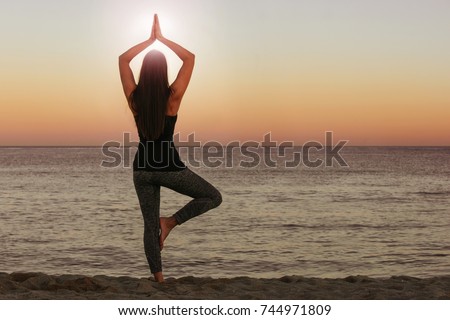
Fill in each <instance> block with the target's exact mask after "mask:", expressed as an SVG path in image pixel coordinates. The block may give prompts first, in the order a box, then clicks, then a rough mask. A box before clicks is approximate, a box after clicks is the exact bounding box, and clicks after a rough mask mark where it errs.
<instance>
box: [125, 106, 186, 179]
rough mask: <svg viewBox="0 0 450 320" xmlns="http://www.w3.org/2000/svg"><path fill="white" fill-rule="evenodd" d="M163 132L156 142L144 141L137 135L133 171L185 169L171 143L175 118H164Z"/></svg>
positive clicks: (141, 135)
mask: <svg viewBox="0 0 450 320" xmlns="http://www.w3.org/2000/svg"><path fill="white" fill-rule="evenodd" d="M165 121H166V122H165V124H164V131H163V133H162V134H161V136H160V137H159V138H158V139H156V140H146V139H145V138H144V135H143V134H142V133H141V132H140V131H139V130H138V133H139V140H140V141H139V146H138V150H137V152H136V155H135V157H134V161H133V170H134V171H136V170H143V171H180V170H183V169H185V168H186V165H185V164H184V163H183V162H182V161H181V159H180V155H179V154H178V151H177V149H176V148H175V145H174V143H173V132H174V129H175V123H176V122H177V116H168V115H166V117H165Z"/></svg>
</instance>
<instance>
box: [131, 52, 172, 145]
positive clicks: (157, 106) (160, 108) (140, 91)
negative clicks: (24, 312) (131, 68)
mask: <svg viewBox="0 0 450 320" xmlns="http://www.w3.org/2000/svg"><path fill="white" fill-rule="evenodd" d="M169 94H170V88H169V80H168V77H167V61H166V57H165V56H164V54H162V53H161V52H160V51H157V50H151V51H150V52H149V53H147V54H146V55H145V57H144V61H143V62H142V68H141V73H140V75H139V83H138V84H137V87H136V89H135V90H134V91H133V92H132V94H131V96H130V98H131V100H130V101H131V107H132V108H133V110H134V111H135V113H136V114H137V116H136V117H135V120H136V126H137V128H138V130H139V131H140V132H141V133H142V134H143V135H144V137H145V138H146V139H149V140H155V139H158V138H159V136H160V135H161V133H162V132H163V131H164V123H165V115H166V108H167V100H168V99H169Z"/></svg>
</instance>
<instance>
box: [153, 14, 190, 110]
mask: <svg viewBox="0 0 450 320" xmlns="http://www.w3.org/2000/svg"><path fill="white" fill-rule="evenodd" d="M154 32H155V37H156V39H157V40H159V41H160V42H161V43H163V44H164V45H166V46H167V47H168V48H169V49H171V50H172V51H173V52H174V53H175V54H176V55H177V56H178V57H179V58H180V59H181V60H182V61H183V65H182V66H181V68H180V71H178V75H177V78H176V79H175V81H174V82H173V83H172V85H171V88H172V95H171V97H170V99H169V110H168V111H169V113H170V114H173V115H175V114H177V112H178V109H179V108H180V103H181V99H182V98H183V95H184V93H185V92H186V89H187V87H188V85H189V81H190V79H191V75H192V71H193V70H194V63H195V55H194V54H193V53H191V52H189V51H188V50H186V49H185V48H183V47H182V46H180V45H179V44H177V43H175V42H173V41H171V40H169V39H166V38H164V37H163V35H162V34H161V27H160V25H159V19H158V15H156V14H155V17H154Z"/></svg>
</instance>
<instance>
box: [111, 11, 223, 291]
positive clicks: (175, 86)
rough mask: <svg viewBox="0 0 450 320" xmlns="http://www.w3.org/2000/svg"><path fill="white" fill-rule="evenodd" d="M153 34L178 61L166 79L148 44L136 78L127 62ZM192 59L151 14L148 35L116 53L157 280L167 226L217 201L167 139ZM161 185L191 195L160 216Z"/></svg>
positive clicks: (217, 195) (146, 242) (218, 196)
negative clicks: (172, 74)
mask: <svg viewBox="0 0 450 320" xmlns="http://www.w3.org/2000/svg"><path fill="white" fill-rule="evenodd" d="M156 40H158V41H160V42H161V43H163V44H164V45H166V46H167V47H168V48H170V49H171V50H172V51H173V52H175V54H176V55H177V56H178V57H179V58H180V59H181V60H182V61H183V65H182V66H181V68H180V71H179V72H178V76H177V78H176V79H175V81H174V82H173V83H172V84H171V85H169V83H168V77H167V62H166V59H165V57H164V55H163V54H162V53H161V52H159V51H156V50H152V51H150V52H149V53H147V55H146V56H145V58H144V61H143V63H142V68H141V73H140V76H139V82H138V84H136V83H135V80H134V76H133V72H132V71H131V68H130V65H129V64H130V62H131V60H133V58H134V57H135V56H136V55H138V54H139V53H140V52H142V51H143V50H144V49H146V48H147V47H148V46H150V45H151V44H152V43H154V42H155V41H156ZM194 60H195V57H194V55H193V54H192V53H191V52H189V51H188V50H186V49H184V48H183V47H181V46H180V45H178V44H176V43H174V42H172V41H170V40H168V39H166V38H164V37H163V35H162V34H161V28H160V25H159V20H158V16H157V15H155V16H154V21H153V27H152V33H151V36H150V38H149V39H148V40H146V41H144V42H142V43H139V44H137V45H136V46H134V47H132V48H131V49H129V50H128V51H126V52H125V53H123V54H122V55H121V56H120V57H119V69H120V78H121V81H122V86H123V90H124V92H125V96H126V98H127V101H128V105H129V107H130V109H131V112H132V113H133V115H134V119H135V122H136V127H137V130H138V133H139V139H140V143H139V147H138V151H137V153H136V156H135V158H134V162H133V182H134V186H135V189H136V193H137V196H138V199H139V204H140V207H141V211H142V215H143V217H144V248H145V255H146V257H147V261H148V263H149V266H150V270H151V272H152V273H153V275H154V277H155V280H156V281H158V282H163V281H164V277H163V273H162V263H161V253H160V251H161V250H162V248H163V245H164V240H165V239H166V238H167V236H168V235H169V233H170V231H171V230H172V229H173V228H174V227H175V226H176V225H180V224H182V223H184V222H186V221H187V220H189V219H191V218H193V217H195V216H198V215H200V214H202V213H204V212H206V211H208V210H210V209H212V208H215V207H217V206H219V205H220V203H221V202H222V196H221V194H220V192H219V191H218V190H217V189H216V188H215V187H214V186H212V185H211V184H210V183H209V182H207V181H206V180H204V179H203V178H201V177H200V176H198V175H197V174H195V173H194V172H192V171H191V170H190V169H189V168H187V167H186V166H185V165H184V163H183V162H182V161H181V160H180V157H179V154H178V152H177V150H176V149H175V146H174V143H173V132H174V128H175V123H176V121H177V113H178V109H179V108H180V104H181V100H182V98H183V95H184V93H185V91H186V89H187V87H188V84H189V80H190V78H191V74H192V70H193V68H194ZM161 186H163V187H167V188H170V189H172V190H174V191H177V192H179V193H182V194H184V195H187V196H190V197H192V198H193V199H192V200H191V201H190V202H189V203H187V204H186V205H185V206H184V207H183V208H181V209H180V210H178V211H177V212H176V213H175V214H174V215H173V216H171V217H167V218H162V217H161V218H160V216H159V204H160V197H159V195H160V188H161Z"/></svg>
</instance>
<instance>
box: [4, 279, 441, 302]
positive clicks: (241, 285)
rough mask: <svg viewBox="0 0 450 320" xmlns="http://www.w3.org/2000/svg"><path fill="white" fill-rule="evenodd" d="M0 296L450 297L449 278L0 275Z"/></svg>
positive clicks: (115, 297) (333, 298)
mask: <svg viewBox="0 0 450 320" xmlns="http://www.w3.org/2000/svg"><path fill="white" fill-rule="evenodd" d="M0 299H61V300H73V299H89V300H91V299H100V300H114V299H123V300H129V299H142V300H144V299H180V300H182V299H207V300H226V299H236V300H242V299H268V300H276V299H286V300H300V299H302V300H305V299H306V300H315V299H321V300H322V299H323V300H335V299H355V300H368V299H377V300H382V299H450V276H441V277H434V278H427V279H419V278H413V277H406V276H396V277H391V278H387V279H379V278H369V277H365V276H350V277H347V278H343V279H320V278H305V277H301V276H284V277H281V278H278V279H255V278H248V277H237V278H229V279H226V278H223V279H212V278H195V277H183V278H178V279H174V278H169V279H167V280H166V282H165V283H164V284H159V283H156V282H154V281H152V280H149V279H146V278H132V277H109V276H94V277H89V276H83V275H59V276H53V275H47V274H43V273H11V274H8V273H0Z"/></svg>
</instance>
